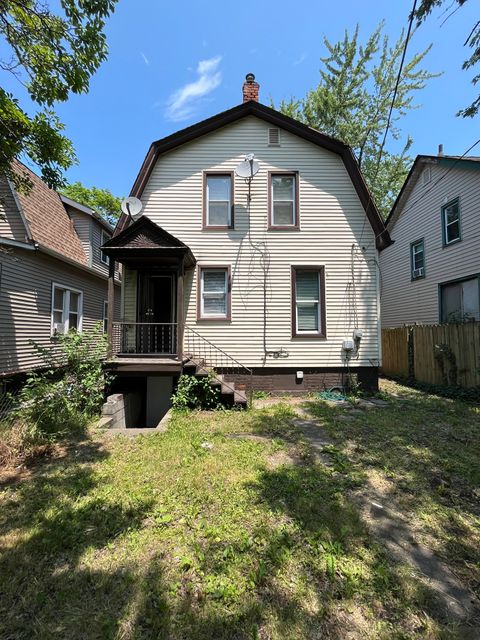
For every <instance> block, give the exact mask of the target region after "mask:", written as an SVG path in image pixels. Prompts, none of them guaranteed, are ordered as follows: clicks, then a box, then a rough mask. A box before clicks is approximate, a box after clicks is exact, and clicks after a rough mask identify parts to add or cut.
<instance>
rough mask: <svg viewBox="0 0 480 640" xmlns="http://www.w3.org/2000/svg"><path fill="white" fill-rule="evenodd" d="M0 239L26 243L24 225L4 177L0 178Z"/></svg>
mask: <svg viewBox="0 0 480 640" xmlns="http://www.w3.org/2000/svg"><path fill="white" fill-rule="evenodd" d="M0 237H2V238H8V239H9V240H16V241H17V242H26V241H27V231H26V228H25V224H24V222H23V220H22V216H21V214H20V211H19V209H18V206H17V203H16V201H15V198H14V195H13V193H12V189H11V188H10V185H9V183H8V180H7V178H5V176H0Z"/></svg>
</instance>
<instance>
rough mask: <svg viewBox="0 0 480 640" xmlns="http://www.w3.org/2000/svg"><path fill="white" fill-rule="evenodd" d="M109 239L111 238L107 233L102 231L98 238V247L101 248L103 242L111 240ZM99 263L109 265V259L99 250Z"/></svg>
mask: <svg viewBox="0 0 480 640" xmlns="http://www.w3.org/2000/svg"><path fill="white" fill-rule="evenodd" d="M105 238H106V239H105ZM111 238H112V236H109V235H108V234H107V232H106V231H104V230H103V229H102V232H101V236H100V246H101V247H103V245H104V244H105V242H107V241H108V240H111ZM100 262H102V264H105V265H107V266H108V265H109V264H110V258H109V257H108V256H107V255H105V254H104V253H103V251H102V250H101V249H100Z"/></svg>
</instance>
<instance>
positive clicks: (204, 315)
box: [200, 266, 230, 320]
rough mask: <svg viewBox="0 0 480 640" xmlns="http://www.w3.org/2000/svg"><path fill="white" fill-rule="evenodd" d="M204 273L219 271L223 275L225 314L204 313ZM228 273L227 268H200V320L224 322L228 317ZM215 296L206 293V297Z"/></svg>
mask: <svg viewBox="0 0 480 640" xmlns="http://www.w3.org/2000/svg"><path fill="white" fill-rule="evenodd" d="M206 271H219V272H222V273H223V274H224V277H225V279H224V296H225V313H224V314H221V315H218V314H215V315H214V314H211V313H205V305H204V302H205V291H204V276H205V272H206ZM229 273H230V270H229V268H228V267H222V266H219V267H202V266H200V318H201V319H206V320H215V319H217V320H226V319H228V317H229V307H230V301H229V299H228V296H229ZM215 295H216V294H212V293H211V292H210V293H208V292H207V297H214V296H215Z"/></svg>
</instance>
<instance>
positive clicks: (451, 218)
mask: <svg viewBox="0 0 480 640" xmlns="http://www.w3.org/2000/svg"><path fill="white" fill-rule="evenodd" d="M442 230H443V245H444V246H446V245H449V244H453V243H454V242H458V241H459V240H461V237H460V206H459V203H458V199H456V200H453V201H452V202H449V203H448V204H446V205H445V206H444V207H442Z"/></svg>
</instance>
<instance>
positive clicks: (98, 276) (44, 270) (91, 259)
mask: <svg viewBox="0 0 480 640" xmlns="http://www.w3.org/2000/svg"><path fill="white" fill-rule="evenodd" d="M15 169H16V170H17V171H18V172H19V173H20V174H23V175H25V174H26V176H27V178H28V179H29V180H30V182H31V188H30V189H29V190H28V191H26V192H23V191H20V190H19V191H17V190H16V189H15V188H14V186H13V184H12V183H11V182H10V181H9V180H7V179H6V178H5V177H2V178H0V378H2V379H11V378H12V377H14V376H16V375H18V374H24V373H26V372H28V371H30V370H32V369H35V368H38V367H41V366H42V365H43V364H44V363H43V362H42V360H41V359H40V358H39V357H38V354H37V352H36V350H35V349H34V348H33V347H32V341H34V342H36V343H37V344H40V345H44V346H46V345H49V344H51V340H52V338H53V337H54V336H55V335H56V334H59V333H65V332H67V331H69V330H70V329H75V330H77V331H82V329H86V328H91V327H93V326H94V325H95V324H96V323H98V322H101V323H103V325H104V327H105V330H106V324H107V315H108V295H107V293H108V291H107V289H108V287H107V279H108V257H107V256H106V255H104V254H103V253H102V252H101V250H100V247H101V245H102V244H103V243H104V242H105V241H107V240H108V239H109V238H110V237H111V235H112V231H113V230H112V228H111V227H110V225H109V224H108V223H107V222H105V220H103V219H102V218H101V217H100V216H99V215H97V214H96V213H95V212H93V211H92V210H91V209H89V208H88V207H84V206H83V205H81V204H78V203H76V202H73V201H72V200H70V199H68V198H65V197H62V196H60V195H59V194H58V193H56V192H55V191H53V190H52V189H49V188H48V187H47V185H46V184H45V183H44V182H43V181H42V180H41V179H40V178H39V177H38V176H36V175H35V174H34V173H33V172H32V171H30V169H28V168H27V167H25V166H24V165H22V164H21V163H19V162H17V163H16V164H15ZM113 290H114V294H115V292H116V295H114V298H115V299H116V300H115V302H114V304H116V305H117V313H118V311H119V306H120V281H119V277H118V271H117V272H116V274H115V279H114V284H113Z"/></svg>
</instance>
